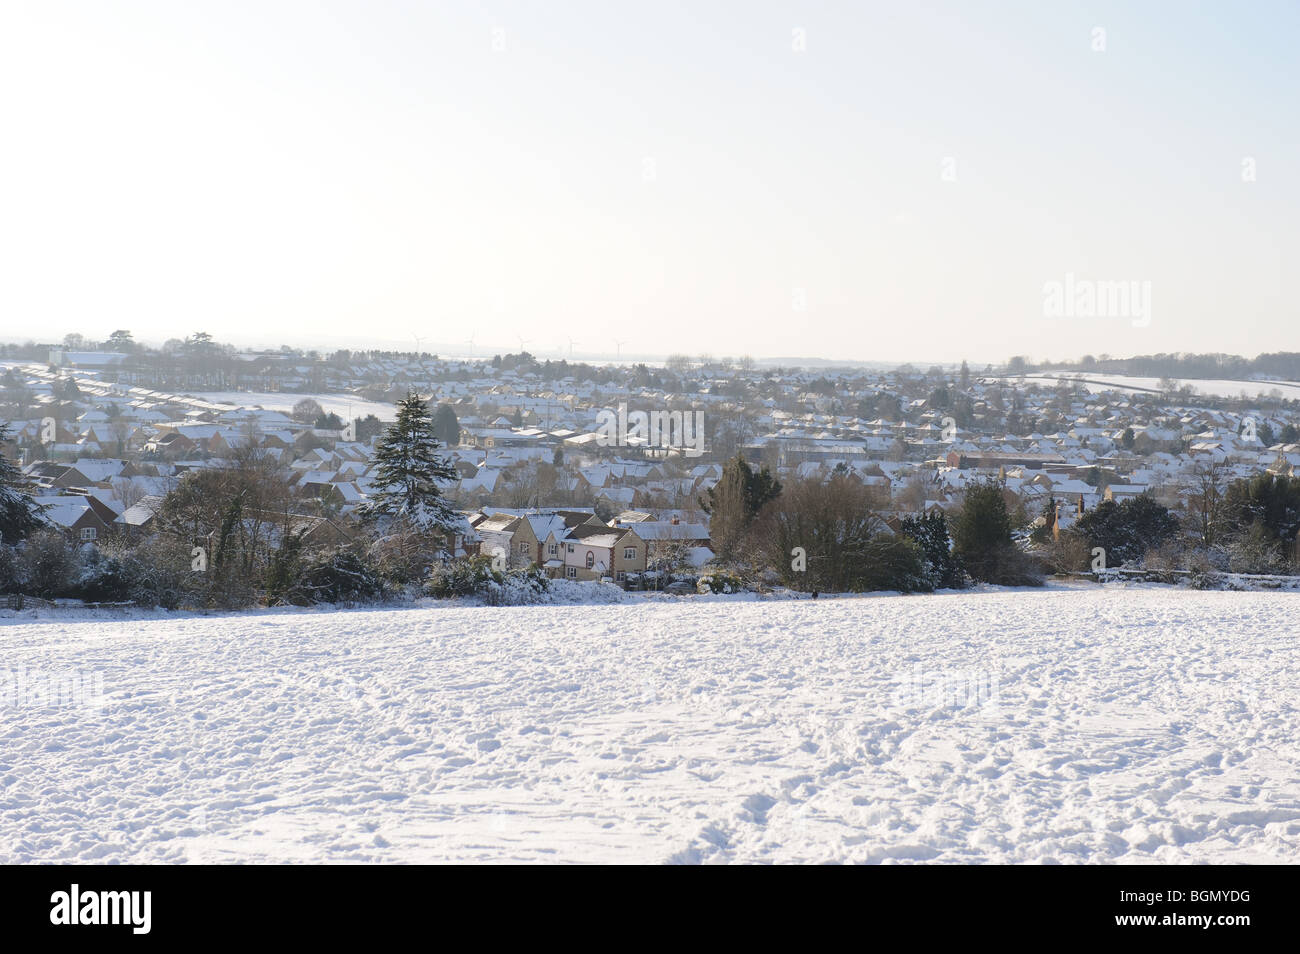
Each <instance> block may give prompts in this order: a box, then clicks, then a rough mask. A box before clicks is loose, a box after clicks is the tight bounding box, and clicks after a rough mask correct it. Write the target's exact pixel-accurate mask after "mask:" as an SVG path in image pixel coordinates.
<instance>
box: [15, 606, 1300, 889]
mask: <svg viewBox="0 0 1300 954" xmlns="http://www.w3.org/2000/svg"><path fill="white" fill-rule="evenodd" d="M1297 619H1300V596H1297V595H1295V594H1281V593H1270V594H1261V593H1223V592H1206V593H1200V592H1192V591H1186V590H1174V589H1169V588H1160V587H1137V586H1134V587H1124V586H1120V585H1116V586H1107V587H1105V588H1101V587H1094V586H1083V585H1080V586H1077V587H1057V588H1048V589H1046V590H1041V591H1025V590H990V591H986V592H976V593H962V594H936V595H930V596H873V597H862V598H838V599H825V598H824V599H820V600H816V601H812V600H753V599H750V600H730V599H727V598H698V599H697V598H684V599H669V598H665V599H660V600H650V601H643V600H634V601H630V602H625V603H620V604H617V605H605V606H596V605H578V606H540V607H523V608H509V607H475V606H457V605H453V604H430V605H428V606H424V607H420V608H413V609H397V610H384V611H338V612H308V611H290V612H280V611H269V610H268V611H264V612H259V613H251V614H242V615H233V616H216V615H214V616H201V615H183V614H172V615H167V614H160V615H158V616H147V617H146V616H141V617H132V618H119V619H109V618H102V619H92V618H90V617H89V616H82V617H73V618H70V619H69V618H63V617H59V616H50V615H46V616H41V617H35V618H33V617H32V616H31V615H30V614H21V613H19V614H15V613H13V612H12V611H8V612H7V615H6V616H5V617H4V618H0V650H2V651H3V658H4V662H3V663H0V711H3V713H4V721H3V725H2V727H0V782H2V786H0V862H5V863H13V862H55V861H69V862H71V861H93V862H175V861H190V862H235V861H241V862H247V861H324V862H372V861H373V862H381V861H410V862H439V861H486V862H509V861H522V862H566V861H602V862H612V861H618V862H650V863H659V862H691V863H694V862H706V863H708V862H728V861H729V862H794V861H811V862H823V861H842V862H868V863H879V862H915V861H928V862H948V863H963V862H988V861H993V862H1062V863H1082V862H1094V863H1134V862H1136V863H1151V862H1231V861H1242V862H1292V861H1295V860H1297V859H1298V858H1300V770H1297V768H1296V766H1297V765H1300V713H1298V711H1297V708H1296V701H1297V692H1296V689H1297V682H1298V681H1300V676H1298V675H1297V673H1298V667H1297V649H1298V645H1297V644H1298V641H1300V640H1298V632H1300V627H1298V626H1297ZM61 691H62V692H63V693H64V695H63V696H62V697H61V696H60V692H61ZM55 703H59V704H55Z"/></svg>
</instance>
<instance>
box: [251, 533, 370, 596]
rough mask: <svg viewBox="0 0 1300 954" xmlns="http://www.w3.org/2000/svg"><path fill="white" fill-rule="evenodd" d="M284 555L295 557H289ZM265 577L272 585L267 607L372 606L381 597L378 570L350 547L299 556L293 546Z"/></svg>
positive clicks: (274, 562) (268, 592) (269, 586)
mask: <svg viewBox="0 0 1300 954" xmlns="http://www.w3.org/2000/svg"><path fill="white" fill-rule="evenodd" d="M282 550H284V548H282ZM288 553H293V554H295V556H294V557H292V558H289V557H288V556H287V554H288ZM290 570H291V571H292V573H291V575H288V574H289V572H290ZM269 576H270V581H271V584H273V586H272V585H268V588H267V602H268V603H271V604H275V603H291V604H293V605H294V606H310V605H312V604H313V603H373V602H377V601H378V600H381V599H383V598H384V595H385V586H384V579H383V577H382V576H380V574H379V571H378V570H377V569H376V568H375V567H373V566H371V565H370V564H369V563H368V562H367V561H366V560H365V558H364V557H363V556H362V555H361V554H360V553H358V552H357V551H356V550H355V549H353V548H351V547H340V548H337V549H333V550H324V551H318V552H314V553H308V554H305V555H303V554H301V551H300V547H298V546H297V545H293V546H291V547H289V548H287V551H285V555H284V556H281V557H280V559H278V560H277V561H273V565H272V570H271V573H270V574H269Z"/></svg>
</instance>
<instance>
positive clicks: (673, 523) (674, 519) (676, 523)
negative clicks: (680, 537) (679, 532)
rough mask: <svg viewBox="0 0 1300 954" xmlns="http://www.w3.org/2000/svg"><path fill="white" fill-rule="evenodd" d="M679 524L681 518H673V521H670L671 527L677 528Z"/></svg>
mask: <svg viewBox="0 0 1300 954" xmlns="http://www.w3.org/2000/svg"><path fill="white" fill-rule="evenodd" d="M681 522H682V521H681V518H680V517H673V519H672V525H673V526H674V527H675V526H677V525H678V524H679V523H681Z"/></svg>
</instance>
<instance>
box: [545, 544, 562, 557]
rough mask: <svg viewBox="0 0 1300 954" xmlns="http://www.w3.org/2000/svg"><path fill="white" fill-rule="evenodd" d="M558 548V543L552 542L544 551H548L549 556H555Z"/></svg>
mask: <svg viewBox="0 0 1300 954" xmlns="http://www.w3.org/2000/svg"><path fill="white" fill-rule="evenodd" d="M559 549H560V545H559V544H558V543H552V544H551V545H550V547H548V548H547V551H546V552H547V553H549V554H550V555H551V556H555V553H556V551H557V550H559Z"/></svg>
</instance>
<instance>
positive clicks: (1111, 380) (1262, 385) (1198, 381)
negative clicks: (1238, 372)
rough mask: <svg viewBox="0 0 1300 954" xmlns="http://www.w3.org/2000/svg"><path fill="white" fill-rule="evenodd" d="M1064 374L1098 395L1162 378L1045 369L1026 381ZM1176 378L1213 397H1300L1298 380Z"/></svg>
mask: <svg viewBox="0 0 1300 954" xmlns="http://www.w3.org/2000/svg"><path fill="white" fill-rule="evenodd" d="M1062 377H1065V378H1067V379H1073V378H1076V377H1077V378H1082V379H1083V380H1084V389H1085V390H1087V391H1088V392H1090V393H1093V394H1098V393H1101V392H1102V391H1105V390H1114V391H1127V392H1130V393H1138V392H1143V391H1159V390H1160V382H1161V380H1162V379H1161V378H1145V377H1139V376H1137V375H1128V374H1094V373H1092V372H1090V371H1062V372H1050V371H1047V372H1042V373H1039V374H1027V375H1025V378H1026V379H1027V380H1031V381H1036V382H1038V383H1039V384H1040V385H1042V384H1046V385H1050V386H1053V387H1054V386H1055V385H1056V383H1057V381H1059V380H1060V379H1061V378H1062ZM1173 380H1175V381H1177V382H1178V387H1182V386H1183V385H1185V384H1190V385H1191V386H1192V387H1193V388H1195V389H1196V393H1197V394H1208V395H1210V396H1211V397H1225V398H1235V397H1240V396H1241V394H1242V393H1243V392H1244V393H1245V394H1246V395H1247V396H1248V397H1250V398H1254V397H1256V396H1257V395H1259V394H1261V393H1262V394H1268V393H1269V392H1270V391H1272V390H1274V389H1275V388H1276V389H1277V390H1278V391H1280V392H1282V396H1283V397H1286V398H1291V399H1295V398H1300V382H1296V381H1275V380H1271V379H1263V378H1261V379H1252V380H1241V379H1231V378H1214V379H1209V378H1179V377H1175V378H1174V379H1173Z"/></svg>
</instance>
